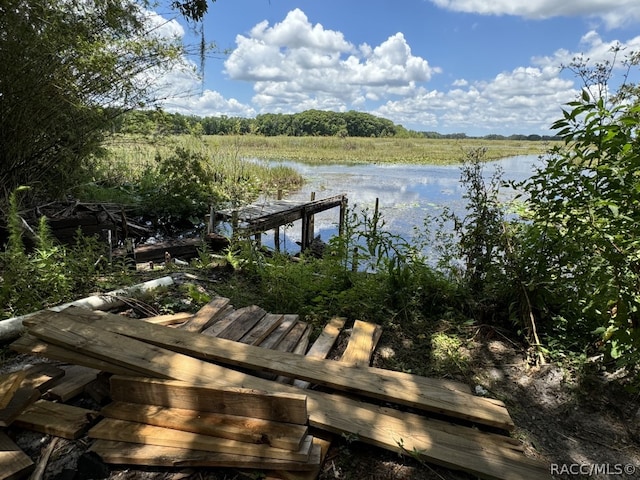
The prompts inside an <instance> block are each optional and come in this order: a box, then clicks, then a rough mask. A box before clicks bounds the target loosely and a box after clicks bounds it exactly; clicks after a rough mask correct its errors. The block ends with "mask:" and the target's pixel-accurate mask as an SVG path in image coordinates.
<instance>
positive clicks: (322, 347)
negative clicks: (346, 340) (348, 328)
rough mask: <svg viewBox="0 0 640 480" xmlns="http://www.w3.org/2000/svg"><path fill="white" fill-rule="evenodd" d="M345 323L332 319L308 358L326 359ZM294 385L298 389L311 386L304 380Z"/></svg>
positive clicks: (312, 347)
mask: <svg viewBox="0 0 640 480" xmlns="http://www.w3.org/2000/svg"><path fill="white" fill-rule="evenodd" d="M345 321H346V320H345V319H344V318H342V317H334V318H332V319H331V321H330V322H329V323H327V324H326V325H325V326H324V328H323V329H322V332H321V333H320V335H319V336H318V338H316V341H315V342H313V345H311V348H310V349H309V351H308V352H307V353H306V356H307V357H311V358H326V357H327V355H329V352H330V351H331V349H332V348H333V345H334V344H335V343H336V340H337V339H338V337H339V336H340V331H341V330H342V328H343V327H344V323H345ZM293 385H294V386H296V387H298V388H308V387H309V386H310V385H311V384H310V383H309V382H307V381H304V380H294V381H293Z"/></svg>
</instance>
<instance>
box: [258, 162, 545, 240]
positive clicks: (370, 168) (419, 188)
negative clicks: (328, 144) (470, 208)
mask: <svg viewBox="0 0 640 480" xmlns="http://www.w3.org/2000/svg"><path fill="white" fill-rule="evenodd" d="M270 164H278V165H286V166H289V167H293V168H295V169H296V170H297V171H298V172H300V174H301V175H302V176H303V177H304V178H305V179H306V182H307V183H306V184H305V185H304V187H303V188H302V189H300V190H299V191H296V192H294V193H291V194H289V195H287V196H286V197H285V198H288V199H295V200H309V199H310V196H311V192H315V194H316V199H322V198H326V197H330V196H333V195H339V194H346V195H347V197H348V199H349V207H350V208H351V209H355V210H356V211H358V212H359V211H360V210H363V209H368V210H369V211H370V212H373V209H374V207H375V202H376V198H377V199H379V206H380V213H381V214H382V216H383V218H384V220H385V225H386V226H385V228H386V229H387V230H389V231H391V232H393V233H395V234H398V235H400V236H402V237H403V238H405V239H407V240H410V239H411V238H412V236H413V231H414V227H416V226H417V227H421V226H422V225H423V223H424V219H425V217H427V216H437V215H439V214H440V213H441V212H442V209H443V207H444V206H448V207H449V208H451V209H452V210H454V211H456V212H460V213H462V212H463V211H464V204H465V202H464V199H463V198H462V196H463V194H464V189H463V187H462V185H461V184H460V166H459V165H452V166H438V165H388V164H367V165H308V164H304V163H298V162H289V161H283V162H270ZM536 165H540V160H539V159H538V157H537V156H535V155H531V156H518V157H510V158H506V159H503V160H499V161H495V162H487V163H486V164H485V166H484V173H485V176H486V177H487V178H488V177H490V176H491V175H492V174H493V172H494V171H495V169H496V168H497V167H498V166H499V167H500V168H501V169H502V171H503V174H502V179H504V180H525V179H526V178H528V177H529V176H531V174H532V173H533V172H534V169H535V166H536ZM503 195H504V196H505V197H508V196H509V195H512V192H511V193H510V192H507V191H505V192H503ZM263 201H268V199H263ZM338 217H339V212H338V209H337V208H335V209H332V210H328V211H326V212H322V213H320V214H317V215H316V216H315V234H316V235H318V234H319V235H320V236H321V238H322V239H323V240H325V241H327V240H328V239H329V238H330V237H331V236H333V235H336V234H337V227H338V220H339V218H338ZM300 228H301V227H300V222H296V223H294V224H293V226H290V227H288V228H286V230H285V231H284V235H283V231H282V229H281V233H280V235H281V242H282V244H283V248H284V249H285V250H286V251H298V250H299V247H298V246H297V245H296V243H295V242H296V241H299V240H300V236H301V231H300ZM263 244H264V245H266V246H268V247H273V235H272V234H271V232H269V233H268V234H266V235H264V236H263Z"/></svg>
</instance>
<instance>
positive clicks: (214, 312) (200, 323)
mask: <svg viewBox="0 0 640 480" xmlns="http://www.w3.org/2000/svg"><path fill="white" fill-rule="evenodd" d="M229 302H230V300H229V299H228V298H224V297H215V298H213V299H212V300H211V301H210V302H209V303H207V304H206V305H205V306H204V307H202V308H201V309H200V310H198V311H197V312H196V314H195V315H193V317H192V318H191V319H190V320H188V321H187V322H186V323H185V324H184V325H182V326H181V328H182V329H183V330H186V331H187V332H201V331H202V330H204V329H205V328H207V327H208V326H209V325H211V324H212V323H213V322H215V321H216V320H217V319H218V318H220V317H221V315H222V314H223V313H224V312H226V311H227V307H230V305H229Z"/></svg>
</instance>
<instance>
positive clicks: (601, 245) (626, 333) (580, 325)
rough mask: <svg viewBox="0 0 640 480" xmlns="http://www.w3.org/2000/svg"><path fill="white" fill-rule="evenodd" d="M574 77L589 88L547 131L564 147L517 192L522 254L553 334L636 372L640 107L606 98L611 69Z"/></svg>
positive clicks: (639, 343) (639, 342) (633, 100)
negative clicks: (528, 251)
mask: <svg viewBox="0 0 640 480" xmlns="http://www.w3.org/2000/svg"><path fill="white" fill-rule="evenodd" d="M639 60H640V58H639V57H638V56H637V55H636V56H635V57H632V58H631V60H630V62H631V63H630V64H629V65H630V66H633V65H637V64H638V61H639ZM574 68H575V69H576V71H577V72H578V73H579V74H581V75H582V76H583V78H590V79H592V81H593V82H594V83H587V84H586V88H585V89H584V91H583V93H582V96H581V97H580V98H579V99H578V100H576V101H574V102H571V103H570V104H569V105H568V106H569V107H570V109H569V110H567V111H565V112H564V115H563V118H562V119H560V120H558V121H557V122H556V123H555V124H554V126H553V127H554V128H555V129H557V130H558V131H559V133H560V135H561V136H562V138H563V139H564V145H563V146H561V147H557V148H555V149H553V150H552V152H551V153H550V155H549V158H548V159H547V163H546V166H545V167H544V168H542V169H541V170H540V171H538V172H537V173H536V174H535V175H534V176H532V177H531V179H530V180H528V181H527V182H525V184H524V185H523V187H524V191H525V193H526V194H527V195H528V196H529V200H528V202H527V204H528V206H529V217H528V218H529V219H530V220H531V222H532V226H531V229H530V232H529V233H530V236H529V238H528V239H527V240H528V248H537V249H538V254H537V255H536V256H535V258H534V261H535V262H536V263H535V264H534V265H532V274H531V276H530V278H531V284H530V288H531V289H533V290H537V291H538V292H539V293H540V294H541V296H542V297H543V298H545V299H546V300H547V304H549V305H553V309H551V308H549V310H548V315H550V316H551V317H552V319H553V329H552V332H556V333H557V332H560V331H562V332H563V334H565V335H567V338H568V339H569V338H582V339H585V338H588V337H589V336H591V337H592V338H594V337H595V336H596V335H597V336H598V337H599V341H600V344H601V345H602V347H603V350H604V351H605V353H606V354H607V356H608V357H609V358H611V359H613V360H616V361H617V364H618V365H628V366H633V365H636V364H637V362H638V360H640V328H639V326H640V209H639V208H638V198H639V195H640V174H639V171H638V165H639V164H640V163H639V162H640V139H639V138H638V131H639V127H640V104H639V103H638V97H637V96H634V95H627V94H625V92H631V93H632V94H633V92H634V90H625V89H623V90H621V94H620V95H617V96H613V97H611V98H609V97H608V96H607V95H606V89H605V88H604V87H603V85H604V86H606V80H608V76H609V75H610V72H611V65H610V64H604V65H600V66H598V67H597V68H596V69H595V70H589V69H587V68H586V67H585V66H584V65H583V64H576V65H574ZM589 74H591V75H589Z"/></svg>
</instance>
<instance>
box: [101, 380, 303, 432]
mask: <svg viewBox="0 0 640 480" xmlns="http://www.w3.org/2000/svg"><path fill="white" fill-rule="evenodd" d="M110 381H111V398H112V399H113V400H114V401H119V402H127V403H138V404H143V405H159V406H163V407H168V408H180V409H184V410H195V411H199V412H210V413H220V414H225V415H236V416H240V417H252V418H259V419H262V420H271V421H274V422H282V423H292V424H296V425H306V424H307V422H308V421H309V416H308V412H307V396H306V395H305V394H304V392H293V393H274V392H267V391H265V390H256V389H248V388H238V387H233V386H226V385H225V386H220V387H215V386H209V387H206V386H202V385H197V384H193V385H185V383H184V382H180V381H175V380H162V379H157V378H132V377H122V376H119V375H114V376H113V377H111V380H110Z"/></svg>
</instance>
